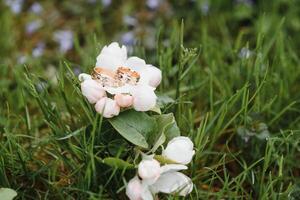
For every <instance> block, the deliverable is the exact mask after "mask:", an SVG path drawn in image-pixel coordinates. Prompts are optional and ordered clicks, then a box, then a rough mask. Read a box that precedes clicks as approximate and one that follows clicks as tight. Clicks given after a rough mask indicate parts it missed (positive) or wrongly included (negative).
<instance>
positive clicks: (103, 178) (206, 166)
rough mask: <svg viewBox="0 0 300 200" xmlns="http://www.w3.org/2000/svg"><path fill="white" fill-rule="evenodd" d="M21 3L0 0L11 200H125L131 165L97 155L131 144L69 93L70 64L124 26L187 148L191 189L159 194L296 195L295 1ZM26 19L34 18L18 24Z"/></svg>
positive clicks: (299, 17) (3, 138)
mask: <svg viewBox="0 0 300 200" xmlns="http://www.w3.org/2000/svg"><path fill="white" fill-rule="evenodd" d="M32 3H33V1H28V2H26V3H25V4H24V6H23V9H22V12H21V13H20V14H18V15H15V14H13V13H12V12H11V11H10V10H9V8H8V7H7V6H5V4H4V1H1V2H0V46H1V48H0V88H1V89H0V100H1V102H2V103H1V105H0V186H1V187H10V188H13V189H15V190H16V191H17V192H18V199H91V200H92V199H126V197H125V195H124V185H125V183H126V180H129V178H131V176H132V172H128V171H122V170H117V169H114V168H111V167H108V166H106V165H105V164H103V163H102V159H103V158H105V157H107V156H117V157H121V158H126V159H127V160H129V161H130V160H132V159H133V158H131V156H132V152H134V151H135V149H134V148H133V147H132V146H130V145H129V144H128V143H124V142H121V140H122V139H121V138H118V137H115V136H114V135H112V134H111V132H113V130H112V128H111V127H110V126H109V125H108V123H107V122H106V121H105V120H101V119H100V116H99V115H96V113H95V111H94V110H93V108H92V106H91V105H89V104H88V103H87V102H86V101H85V99H84V98H83V97H82V96H81V94H80V90H79V87H78V86H79V83H78V81H77V79H76V74H78V72H79V71H82V72H89V71H90V70H91V67H92V66H93V65H94V63H95V57H96V55H97V54H98V53H99V50H100V49H101V48H102V47H103V46H104V45H106V44H108V43H110V42H111V41H121V40H120V38H121V37H122V34H124V33H126V32H128V31H131V32H134V34H135V41H134V45H133V46H132V54H133V55H137V56H140V57H142V58H143V59H145V60H146V61H147V63H152V64H154V65H156V66H158V67H159V68H160V69H161V70H162V72H163V81H162V83H161V85H160V86H159V88H158V93H159V94H160V95H161V98H162V99H163V100H165V101H166V102H167V101H168V98H166V96H169V97H171V98H173V99H174V100H175V101H174V102H173V101H171V103H169V104H168V106H166V107H165V109H164V110H163V112H165V113H168V112H174V114H175V116H176V120H177V123H178V125H179V127H180V129H181V131H182V134H183V135H186V136H189V137H190V138H192V139H193V141H194V143H195V148H196V150H197V151H196V155H195V158H194V160H193V162H192V164H191V165H190V167H189V170H188V172H187V174H188V175H189V176H190V177H191V178H192V180H193V182H194V184H195V187H194V190H193V192H192V193H191V194H190V195H189V196H188V197H186V198H179V197H174V196H167V195H160V196H159V198H160V199H300V178H299V176H300V139H299V138H300V131H299V130H300V115H299V113H300V105H299V103H300V101H299V100H300V93H299V89H300V68H299V66H300V60H299V48H300V38H299V31H300V4H299V2H298V1H292V0H291V1H288V0H274V1H228V0H226V1H221V0H216V1H183V0H180V1H163V2H162V3H161V5H160V6H159V7H158V8H156V9H150V8H149V7H147V6H146V5H145V2H144V1H121V2H119V1H113V2H112V3H111V5H109V6H108V7H105V6H103V4H101V2H98V3H96V4H91V3H87V2H86V1H79V0H76V1H43V2H41V4H42V5H43V8H44V10H43V13H42V14H41V15H39V16H35V15H33V14H32V13H30V12H28V8H29V7H30V5H31V4H32ZM124 16H132V17H133V18H134V19H135V20H136V23H137V24H135V25H130V24H128V23H127V24H126V23H125V24H124V20H123V19H124ZM34 18H39V19H42V20H43V21H44V25H43V26H42V27H41V28H40V29H39V30H38V31H37V32H36V33H34V34H32V35H26V33H25V32H24V27H25V25H26V23H27V22H28V21H30V20H31V19H34ZM61 28H68V29H71V30H72V31H73V33H74V46H73V49H72V50H70V51H68V52H67V53H66V54H61V53H59V51H58V48H57V44H56V43H55V42H54V41H53V37H52V33H53V31H55V30H57V29H61ZM39 41H43V42H45V44H46V48H45V51H44V54H43V55H42V56H41V57H38V58H36V57H33V56H32V55H31V51H32V49H33V48H34V47H35V45H36V44H37V43H38V42H39ZM20 55H26V56H27V60H26V62H25V63H20V62H18V58H19V57H20ZM130 155H131V156H130Z"/></svg>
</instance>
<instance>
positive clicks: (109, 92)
mask: <svg viewBox="0 0 300 200" xmlns="http://www.w3.org/2000/svg"><path fill="white" fill-rule="evenodd" d="M161 78H162V75H161V70H160V69H158V68H156V67H154V66H152V65H149V64H146V62H145V61H144V60H143V59H141V58H138V57H129V58H127V49H126V47H125V46H122V47H120V46H119V44H118V43H116V42H113V43H111V44H110V45H108V46H105V47H104V48H103V49H102V50H101V53H100V54H99V55H98V57H97V62H96V66H95V68H94V69H93V72H92V74H91V75H89V74H84V73H83V74H80V75H79V80H80V81H81V91H82V94H83V96H85V97H86V98H87V100H88V101H89V102H90V103H91V104H95V109H96V111H97V112H98V113H100V114H102V115H103V117H106V118H111V117H114V116H117V115H118V114H119V113H120V110H121V109H122V108H123V109H125V108H131V107H132V108H134V109H135V110H137V111H148V110H151V109H152V108H154V107H155V105H156V99H157V97H156V95H155V93H154V91H155V89H156V87H157V86H158V85H159V84H160V81H161Z"/></svg>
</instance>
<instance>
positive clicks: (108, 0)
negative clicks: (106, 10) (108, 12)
mask: <svg viewBox="0 0 300 200" xmlns="http://www.w3.org/2000/svg"><path fill="white" fill-rule="evenodd" d="M101 3H102V5H103V6H104V7H108V6H110V4H111V0H101Z"/></svg>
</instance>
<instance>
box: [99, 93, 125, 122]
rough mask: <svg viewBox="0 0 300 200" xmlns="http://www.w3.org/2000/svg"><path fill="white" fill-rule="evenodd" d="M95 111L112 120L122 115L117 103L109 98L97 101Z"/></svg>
mask: <svg viewBox="0 0 300 200" xmlns="http://www.w3.org/2000/svg"><path fill="white" fill-rule="evenodd" d="M95 109H96V111H97V112H98V113H100V114H102V115H103V117H105V118H112V117H114V116H117V115H119V113H120V107H119V106H118V104H117V102H116V101H115V100H112V99H110V98H107V97H104V98H102V99H100V100H99V101H97V103H96V105H95Z"/></svg>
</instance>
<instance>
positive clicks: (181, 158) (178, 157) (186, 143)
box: [162, 136, 195, 165]
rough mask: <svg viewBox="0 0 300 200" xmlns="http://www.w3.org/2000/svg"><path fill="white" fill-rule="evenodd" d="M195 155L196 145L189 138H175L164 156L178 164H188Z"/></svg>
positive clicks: (163, 153) (164, 152)
mask: <svg viewBox="0 0 300 200" xmlns="http://www.w3.org/2000/svg"><path fill="white" fill-rule="evenodd" d="M194 154H195V150H194V144H193V142H192V141H191V139H190V138H188V137H183V136H179V137H175V138H173V139H172V140H171V141H170V142H169V143H168V145H167V147H166V149H165V150H164V151H163V152H162V155H163V156H164V157H166V158H168V159H170V160H172V161H174V162H176V163H180V164H184V165H186V164H188V163H190V162H191V160H192V158H193V156H194Z"/></svg>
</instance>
